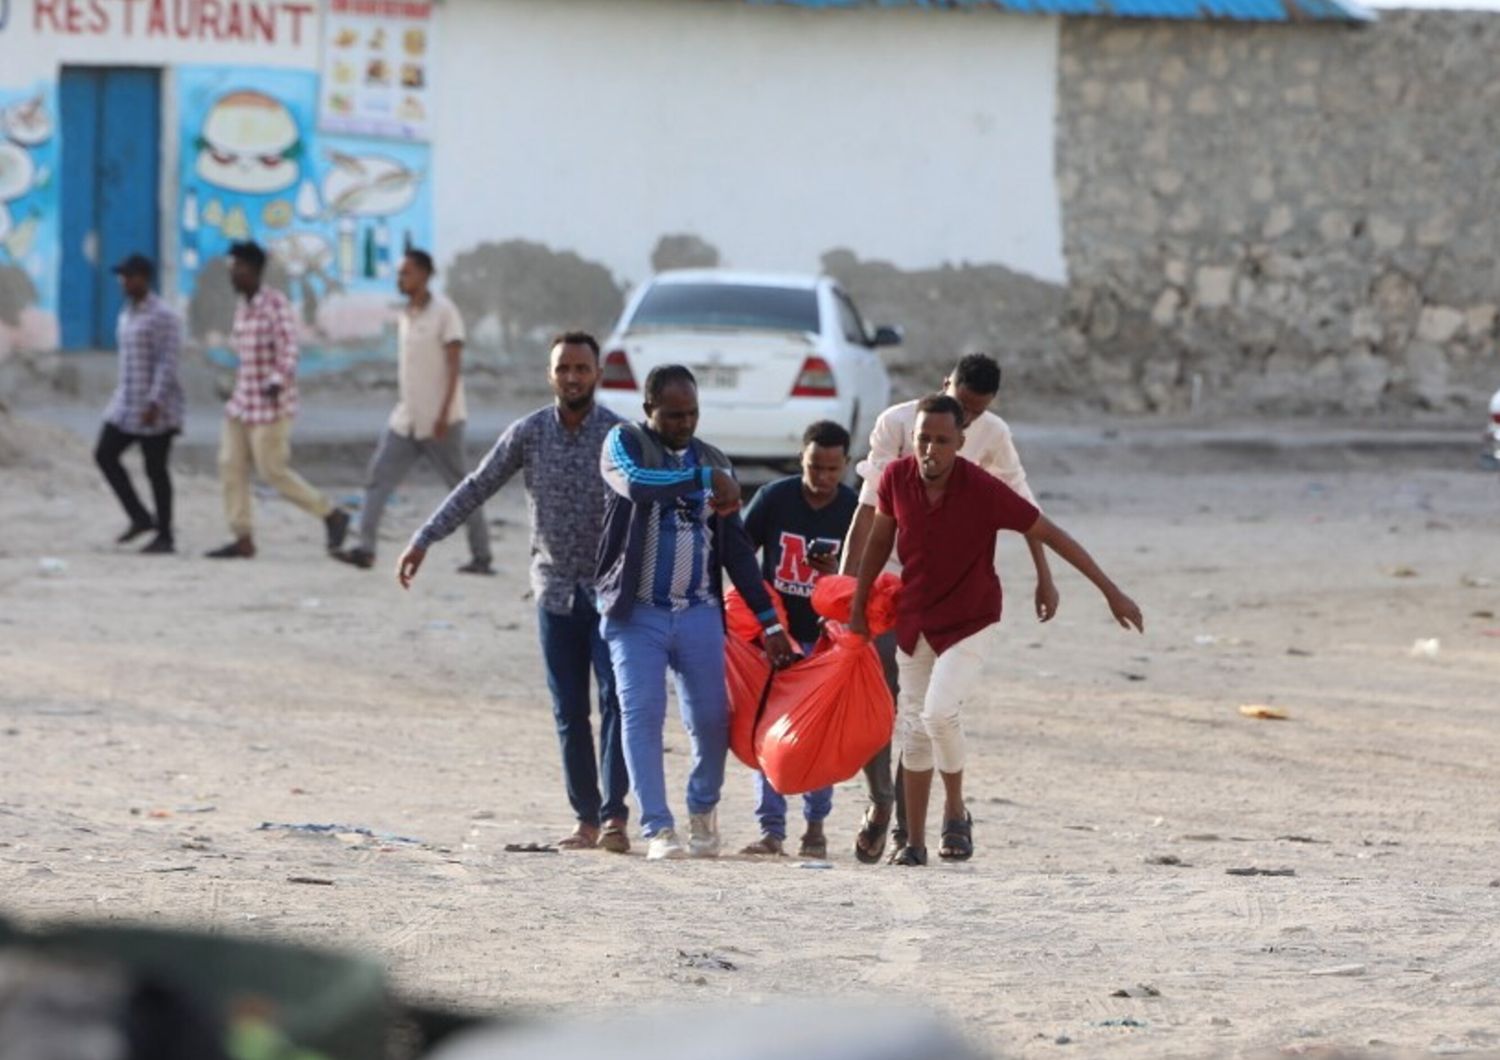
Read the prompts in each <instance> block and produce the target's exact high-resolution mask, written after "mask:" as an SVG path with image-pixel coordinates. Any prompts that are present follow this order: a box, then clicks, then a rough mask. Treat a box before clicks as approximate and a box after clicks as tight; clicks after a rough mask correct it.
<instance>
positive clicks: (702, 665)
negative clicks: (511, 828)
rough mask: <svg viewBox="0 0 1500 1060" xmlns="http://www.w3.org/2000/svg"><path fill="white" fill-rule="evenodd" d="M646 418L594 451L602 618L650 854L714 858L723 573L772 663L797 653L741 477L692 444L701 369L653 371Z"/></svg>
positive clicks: (724, 732) (724, 705) (725, 725)
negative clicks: (683, 789)
mask: <svg viewBox="0 0 1500 1060" xmlns="http://www.w3.org/2000/svg"><path fill="white" fill-rule="evenodd" d="M645 411H646V421H645V422H644V423H638V424H637V423H626V424H620V425H619V426H616V427H614V428H613V429H612V430H611V431H610V432H609V436H608V437H607V438H606V439H605V442H604V451H603V453H602V454H601V455H600V470H601V472H602V473H603V475H604V481H605V484H606V485H607V486H608V487H609V490H608V492H607V496H606V500H605V509H604V533H603V536H602V538H601V539H600V543H599V564H598V571H597V577H596V586H597V590H598V594H599V611H600V613H601V614H602V615H603V616H604V619H603V632H604V640H605V642H606V643H607V644H608V645H609V653H610V659H611V660H612V662H613V664H614V671H615V685H616V689H617V692H618V695H619V698H620V712H621V716H622V718H623V720H624V730H625V762H626V765H627V767H628V768H629V771H630V784H631V787H632V788H633V789H634V791H635V797H636V801H637V802H638V803H639V804H640V812H641V830H642V832H643V833H644V834H645V836H646V838H647V840H648V841H649V845H648V847H647V851H646V857H647V858H648V859H650V860H653V861H657V860H661V859H664V858H680V857H682V856H684V855H685V854H688V853H691V854H692V855H693V856H694V857H715V856H717V855H718V853H719V846H720V841H719V825H718V812H717V809H716V808H717V806H718V804H719V789H720V788H721V787H722V786H723V783H724V762H725V758H726V755H727V754H728V751H729V701H728V693H727V691H726V688H725V683H724V616H723V609H722V603H721V601H722V597H723V593H722V573H721V572H727V573H728V574H729V577H730V580H731V581H733V582H734V585H735V587H736V588H737V589H739V591H740V593H741V594H742V595H743V596H744V597H745V599H746V601H747V602H748V603H749V604H750V606H751V607H752V608H753V609H754V610H755V611H756V613H757V614H758V615H759V617H760V619H761V625H762V626H763V627H764V629H765V634H766V647H767V651H768V653H769V654H770V656H771V661H772V662H773V663H774V664H775V665H777V666H784V665H786V664H787V663H789V662H790V661H791V660H792V658H793V656H792V647H791V643H790V642H789V641H788V640H787V635H786V632H785V631H784V630H783V629H782V628H781V626H780V624H779V623H778V622H777V620H776V612H775V610H774V609H773V608H772V605H771V599H770V596H769V595H768V594H767V592H766V589H765V585H764V583H763V582H762V581H761V574H760V564H759V563H758V562H757V560H756V558H755V547H754V546H753V545H752V544H751V543H750V538H749V536H748V535H747V534H746V533H745V526H744V523H742V522H741V521H740V517H739V515H738V514H737V512H738V511H739V508H740V487H739V483H738V482H736V481H735V478H734V473H733V469H732V468H731V467H730V464H729V461H728V459H726V458H725V456H724V454H723V453H721V452H719V450H717V449H715V448H714V447H713V446H711V445H708V444H707V443H705V442H703V441H702V440H700V439H698V438H696V437H694V434H695V433H696V431H697V427H698V386H697V381H696V380H695V379H694V378H693V373H692V372H690V371H689V370H688V369H686V368H684V367H682V366H681V365H664V366H661V367H658V368H654V369H652V371H651V374H650V375H648V376H647V377H646V403H645ZM668 669H670V670H671V671H672V673H673V676H674V677H675V679H676V684H677V697H678V700H679V702H680V706H681V709H682V720H683V724H684V725H685V726H686V727H687V731H688V736H689V737H690V738H691V739H692V742H693V767H692V772H691V774H690V775H689V777H688V785H687V806H688V821H689V832H688V845H687V848H686V849H684V847H683V844H682V843H681V841H680V840H679V839H678V838H677V832H676V822H675V820H674V818H673V816H672V811H671V810H670V809H669V808H668V806H667V789H666V777H665V775H664V771H663V762H662V730H663V727H664V726H665V724H666V714H667V683H666V673H667V671H668Z"/></svg>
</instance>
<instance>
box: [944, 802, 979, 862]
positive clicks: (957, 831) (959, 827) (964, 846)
mask: <svg viewBox="0 0 1500 1060" xmlns="http://www.w3.org/2000/svg"><path fill="white" fill-rule="evenodd" d="M949 851H952V853H949ZM973 856H974V817H973V815H972V814H970V813H969V811H968V810H965V811H964V815H963V816H962V817H958V818H955V819H954V820H951V821H945V822H943V847H942V849H941V850H939V851H938V857H940V858H942V859H943V860H944V861H968V860H969V859H970V858H972V857H973Z"/></svg>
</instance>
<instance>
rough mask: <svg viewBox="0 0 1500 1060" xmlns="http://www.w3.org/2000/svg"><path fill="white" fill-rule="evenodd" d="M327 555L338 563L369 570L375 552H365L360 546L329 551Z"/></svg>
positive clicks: (372, 563)
mask: <svg viewBox="0 0 1500 1060" xmlns="http://www.w3.org/2000/svg"><path fill="white" fill-rule="evenodd" d="M329 555H331V556H332V557H333V558H334V559H336V560H338V561H339V562H340V563H347V564H349V566H351V567H358V568H359V569H360V570H369V569H370V568H371V567H373V566H375V553H373V552H366V551H365V550H364V549H362V548H346V549H341V550H339V551H338V552H330V553H329Z"/></svg>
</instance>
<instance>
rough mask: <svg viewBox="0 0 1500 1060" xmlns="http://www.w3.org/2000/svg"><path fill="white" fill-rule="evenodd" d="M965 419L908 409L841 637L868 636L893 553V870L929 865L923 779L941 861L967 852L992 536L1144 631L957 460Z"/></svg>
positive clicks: (1064, 542) (1001, 488)
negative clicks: (1074, 575) (899, 793)
mask: <svg viewBox="0 0 1500 1060" xmlns="http://www.w3.org/2000/svg"><path fill="white" fill-rule="evenodd" d="M962 424H963V409H962V408H961V407H960V406H959V404H958V402H957V401H955V400H954V399H953V398H951V397H948V396H947V395H945V394H934V395H933V396H931V397H928V398H924V399H922V401H921V403H920V404H919V405H918V406H917V423H916V432H915V435H916V437H915V443H916V444H915V445H914V446H913V455H912V456H908V457H904V458H902V459H900V460H897V461H895V462H894V463H892V464H891V465H890V466H888V467H887V468H886V470H885V473H884V475H882V476H881V479H880V491H879V502H878V504H877V506H876V511H875V520H874V524H873V526H872V528H871V531H870V536H869V539H868V541H867V542H866V544H865V554H864V559H863V562H862V563H861V565H860V570H859V584H858V587H857V588H856V589H855V593H854V602H853V606H852V614H851V619H850V623H849V628H850V629H851V630H852V631H853V632H855V633H859V634H863V635H864V636H869V626H868V624H867V622H866V619H865V607H866V604H867V602H868V600H869V594H870V587H871V586H872V585H873V584H874V582H875V578H876V577H877V576H878V575H879V574H880V572H881V571H882V570H884V569H885V564H886V561H887V560H888V559H890V554H891V547H892V546H893V545H894V546H895V547H896V550H897V555H898V556H899V557H900V560H901V567H902V589H901V597H900V604H899V606H898V608H897V612H896V644H897V653H896V661H897V663H898V664H899V666H900V668H901V696H900V701H899V710H898V714H897V722H896V727H897V733H896V741H897V744H898V746H899V747H900V748H901V754H902V761H903V762H904V764H905V766H906V813H907V829H908V834H907V841H906V848H905V849H904V850H902V851H901V852H900V854H899V855H898V857H897V858H896V864H898V865H925V864H927V846H926V837H927V802H928V796H929V794H930V793H931V790H932V772H933V769H934V768H936V769H937V771H938V772H940V773H941V774H942V776H943V789H944V794H945V800H946V801H945V803H944V806H943V833H942V836H943V845H942V849H941V850H940V851H939V855H938V856H939V857H942V858H946V859H949V860H953V861H966V860H968V858H970V857H971V856H972V855H973V853H974V839H973V820H972V818H971V817H970V816H969V812H968V809H967V808H966V807H965V805H964V795H963V780H964V774H963V769H964V757H965V755H964V751H965V749H964V736H963V726H962V723H961V720H960V717H959V708H960V707H961V706H962V705H963V703H964V701H965V700H966V699H969V698H972V697H973V696H974V694H975V693H976V692H977V691H978V688H977V679H978V676H979V668H980V665H981V663H982V656H981V653H980V649H979V648H978V646H977V645H976V644H975V641H974V635H975V634H976V633H978V632H979V631H980V630H982V629H984V628H986V627H987V626H992V625H994V624H995V623H996V622H999V621H1000V579H999V577H998V576H997V575H996V573H995V537H996V535H997V534H998V533H999V532H1000V531H1001V530H1014V531H1015V532H1016V533H1019V534H1024V535H1026V537H1027V539H1028V540H1030V541H1034V542H1039V543H1041V544H1043V545H1046V546H1047V547H1048V548H1050V549H1052V551H1054V552H1056V553H1057V554H1058V555H1059V556H1061V557H1062V558H1063V559H1065V560H1067V561H1068V562H1069V563H1070V564H1072V565H1073V566H1074V567H1076V568H1077V569H1078V571H1079V572H1080V573H1081V574H1083V576H1084V577H1086V578H1087V579H1088V580H1089V581H1091V582H1093V583H1094V584H1095V585H1096V586H1097V587H1098V588H1099V591H1100V592H1101V593H1103V594H1104V599H1105V602H1106V603H1108V604H1109V610H1110V613H1111V614H1113V615H1114V617H1115V621H1117V622H1119V623H1120V625H1121V626H1123V627H1125V628H1126V629H1129V628H1131V627H1134V628H1135V629H1137V630H1140V631H1142V632H1144V629H1145V627H1144V624H1143V620H1142V618H1141V609H1140V608H1139V607H1137V606H1136V605H1135V602H1134V601H1133V600H1131V599H1130V597H1128V596H1126V595H1125V594H1124V593H1123V592H1121V591H1120V589H1119V587H1118V586H1116V585H1115V583H1114V582H1112V581H1110V580H1109V578H1108V576H1106V575H1105V573H1104V571H1102V570H1100V568H1099V565H1098V564H1096V563H1095V562H1094V560H1093V558H1092V557H1091V556H1090V555H1089V554H1088V553H1087V552H1086V551H1084V549H1083V546H1082V545H1080V544H1079V543H1078V542H1077V541H1074V540H1073V538H1072V537H1071V536H1069V535H1068V533H1067V532H1066V531H1065V530H1063V529H1062V527H1060V526H1058V525H1057V524H1056V523H1053V522H1052V521H1051V520H1050V519H1048V518H1047V517H1046V516H1045V515H1043V514H1042V513H1041V512H1040V511H1038V510H1037V508H1036V506H1035V505H1033V504H1031V503H1030V502H1028V501H1026V500H1024V499H1022V498H1021V496H1020V495H1018V494H1017V493H1016V492H1015V491H1014V490H1012V489H1011V488H1010V487H1009V486H1007V485H1005V483H1003V482H1001V481H1000V480H999V479H996V478H994V477H992V476H990V475H988V474H986V473H985V472H984V471H983V470H981V469H980V468H979V467H977V466H976V465H974V464H971V463H969V461H967V460H964V459H963V458H962V457H960V456H959V455H958V451H959V449H960V448H961V447H962V446H963V443H964V434H963V427H962Z"/></svg>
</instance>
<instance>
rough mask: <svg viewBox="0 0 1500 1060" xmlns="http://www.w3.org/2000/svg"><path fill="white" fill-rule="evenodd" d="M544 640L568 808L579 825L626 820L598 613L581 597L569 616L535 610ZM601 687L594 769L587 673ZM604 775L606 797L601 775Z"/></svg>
mask: <svg viewBox="0 0 1500 1060" xmlns="http://www.w3.org/2000/svg"><path fill="white" fill-rule="evenodd" d="M537 625H538V628H539V629H540V630H541V635H542V658H543V659H545V660H546V663H547V687H548V688H550V689H551V690H552V713H553V715H554V716H555V717H556V719H557V740H558V743H560V744H561V745H562V759H563V776H564V777H565V778H566V780H567V784H568V802H569V803H570V804H571V805H572V807H573V813H574V815H575V816H577V818H578V821H579V823H580V824H588V825H599V824H601V823H603V822H605V821H615V820H624V819H625V817H626V816H627V814H628V813H629V811H628V809H627V808H626V806H625V793H626V791H627V790H629V787H630V779H629V776H628V775H627V774H626V772H625V755H624V751H623V748H622V746H621V741H620V703H619V700H618V699H616V698H615V674H614V670H613V669H612V668H611V667H610V664H609V650H608V649H607V648H606V647H605V646H604V641H603V639H602V638H601V637H600V636H599V613H598V612H597V611H595V610H594V605H593V602H592V601H591V600H590V599H589V597H588V595H587V594H585V593H583V592H578V593H575V594H574V597H573V613H572V614H570V615H554V614H552V613H551V612H549V611H547V610H545V609H543V608H540V607H539V608H537ZM591 669H592V670H593V672H594V679H595V680H596V681H597V682H598V683H599V760H598V765H597V766H596V765H595V763H594V732H593V728H592V727H591V726H590V724H589V671H590V670H591ZM600 773H603V774H604V794H603V795H602V796H601V795H600V793H599V775H600Z"/></svg>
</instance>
